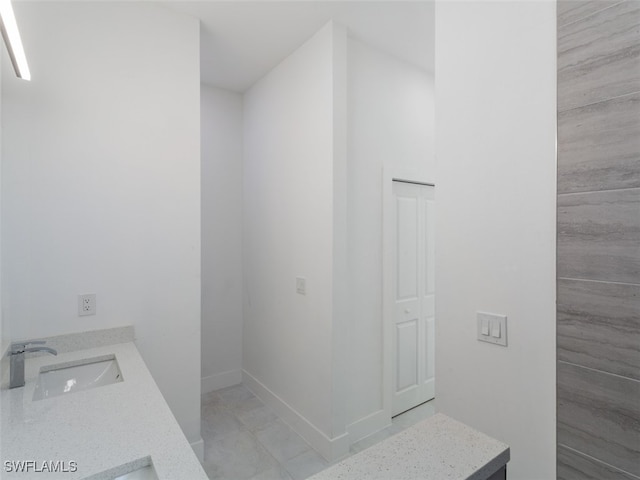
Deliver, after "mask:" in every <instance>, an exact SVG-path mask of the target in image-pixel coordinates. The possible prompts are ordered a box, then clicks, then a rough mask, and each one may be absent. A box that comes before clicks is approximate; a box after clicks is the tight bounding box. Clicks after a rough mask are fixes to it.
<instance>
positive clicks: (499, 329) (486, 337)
mask: <svg viewBox="0 0 640 480" xmlns="http://www.w3.org/2000/svg"><path fill="white" fill-rule="evenodd" d="M476 317H477V322H478V340H479V341H480V342H488V343H493V344H495V345H502V346H504V347H506V346H507V317H506V315H498V314H496V313H486V312H476Z"/></svg>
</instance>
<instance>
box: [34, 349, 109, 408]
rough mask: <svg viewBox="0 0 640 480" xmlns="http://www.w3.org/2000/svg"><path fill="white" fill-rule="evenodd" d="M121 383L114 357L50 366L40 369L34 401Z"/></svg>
mask: <svg viewBox="0 0 640 480" xmlns="http://www.w3.org/2000/svg"><path fill="white" fill-rule="evenodd" d="M121 381H122V374H121V373H120V367H119V366H118V362H117V360H116V359H115V357H114V356H113V355H111V356H110V357H106V358H105V357H99V358H88V359H85V360H82V361H81V362H80V363H78V362H75V363H74V364H71V365H70V364H60V365H49V366H47V367H42V368H41V369H40V375H39V376H38V382H37V383H36V389H35V391H34V392H33V399H34V400H43V399H45V398H49V397H57V396H58V395H67V394H69V393H74V392H79V391H82V390H89V389H91V388H96V387H102V386H104V385H110V384H112V383H117V382H121Z"/></svg>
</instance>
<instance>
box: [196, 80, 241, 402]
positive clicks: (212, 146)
mask: <svg viewBox="0 0 640 480" xmlns="http://www.w3.org/2000/svg"><path fill="white" fill-rule="evenodd" d="M200 101H201V112H200V114H201V119H202V121H201V132H202V138H201V141H202V153H201V155H202V168H201V186H202V391H203V392H210V391H213V390H217V389H219V388H224V387H227V386H229V385H234V384H236V383H240V382H241V381H242V95H240V94H237V93H232V92H228V91H226V90H221V89H219V88H214V87H211V86H208V85H202V87H201V97H200Z"/></svg>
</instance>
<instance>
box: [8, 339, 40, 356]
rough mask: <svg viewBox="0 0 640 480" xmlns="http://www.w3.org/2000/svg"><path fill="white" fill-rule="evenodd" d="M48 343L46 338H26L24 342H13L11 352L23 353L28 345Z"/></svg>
mask: <svg viewBox="0 0 640 480" xmlns="http://www.w3.org/2000/svg"><path fill="white" fill-rule="evenodd" d="M45 343H47V342H46V341H44V340H25V341H24V342H15V343H12V344H11V353H22V352H24V351H25V349H26V348H27V345H44V344H45Z"/></svg>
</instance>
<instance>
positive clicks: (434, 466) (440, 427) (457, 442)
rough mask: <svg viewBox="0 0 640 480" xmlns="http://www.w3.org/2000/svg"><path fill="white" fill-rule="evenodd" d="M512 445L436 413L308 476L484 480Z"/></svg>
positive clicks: (350, 479)
mask: <svg viewBox="0 0 640 480" xmlns="http://www.w3.org/2000/svg"><path fill="white" fill-rule="evenodd" d="M509 455H510V454H509V447H508V446H507V445H505V444H504V443H502V442H499V441H497V440H494V439H493V438H491V437H488V436H487V435H485V434H483V433H480V432H478V431H477V430H474V429H472V428H470V427H468V426H466V425H464V424H463V423H460V422H457V421H455V420H453V419H451V418H449V417H447V416H446V415H443V414H441V413H438V414H436V415H434V416H432V417H430V418H428V419H426V420H424V421H422V422H420V423H418V424H416V425H414V426H413V427H410V428H408V429H407V430H405V431H403V432H401V433H399V434H397V435H394V436H393V437H390V438H388V439H386V440H383V441H382V442H380V443H378V444H375V445H373V446H372V447H369V448H368V449H366V450H363V451H362V452H360V453H357V454H356V455H354V456H352V457H349V458H347V459H346V460H343V461H342V462H340V463H337V464H335V465H334V466H332V467H330V468H328V469H326V470H323V471H322V472H320V473H318V474H316V475H314V476H313V477H311V478H310V479H309V480H365V479H367V480H390V479H393V480H409V479H421V480H454V479H459V480H463V479H464V480H486V479H487V478H489V477H490V476H491V475H493V474H494V473H495V472H497V471H498V470H499V469H500V468H501V467H502V466H504V465H506V463H507V462H508V461H509V458H510V457H509Z"/></svg>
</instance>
